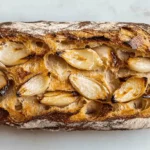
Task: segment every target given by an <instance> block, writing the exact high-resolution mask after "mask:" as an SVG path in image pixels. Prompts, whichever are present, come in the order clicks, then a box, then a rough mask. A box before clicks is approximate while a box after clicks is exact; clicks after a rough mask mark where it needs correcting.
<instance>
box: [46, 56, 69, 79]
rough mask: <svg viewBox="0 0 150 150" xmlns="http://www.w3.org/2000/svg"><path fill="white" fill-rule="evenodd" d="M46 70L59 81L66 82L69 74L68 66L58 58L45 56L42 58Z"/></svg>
mask: <svg viewBox="0 0 150 150" xmlns="http://www.w3.org/2000/svg"><path fill="white" fill-rule="evenodd" d="M44 63H45V66H46V68H47V69H48V70H49V72H50V73H52V74H53V75H54V76H56V77H57V78H59V80H66V79H67V78H68V76H69V74H70V71H71V68H70V66H69V65H68V64H67V63H66V62H65V61H64V60H63V59H62V58H60V57H58V56H55V55H52V54H47V55H45V57H44Z"/></svg>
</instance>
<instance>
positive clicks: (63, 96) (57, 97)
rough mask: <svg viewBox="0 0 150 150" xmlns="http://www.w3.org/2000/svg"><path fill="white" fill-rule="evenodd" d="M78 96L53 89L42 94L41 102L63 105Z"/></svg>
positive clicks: (50, 104)
mask: <svg viewBox="0 0 150 150" xmlns="http://www.w3.org/2000/svg"><path fill="white" fill-rule="evenodd" d="M78 98H79V97H78V96H77V95H74V94H73V93H72V92H62V91H55V92H48V93H46V94H44V98H43V99H42V100H41V103H42V104H45V105H49V106H59V107H63V106H67V105H69V104H71V103H73V102H75V101H77V100H78Z"/></svg>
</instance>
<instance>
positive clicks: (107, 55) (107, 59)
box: [93, 45, 112, 66]
mask: <svg viewBox="0 0 150 150" xmlns="http://www.w3.org/2000/svg"><path fill="white" fill-rule="evenodd" d="M93 49H94V51H95V52H96V53H97V54H98V55H99V57H100V59H101V60H102V61H103V62H104V64H105V65H106V66H109V65H110V63H111V61H112V55H111V51H112V48H110V47H108V46H105V45H103V46H100V47H96V48H93Z"/></svg>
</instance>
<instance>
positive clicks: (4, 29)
mask: <svg viewBox="0 0 150 150" xmlns="http://www.w3.org/2000/svg"><path fill="white" fill-rule="evenodd" d="M121 29H127V30H129V31H132V32H133V33H135V34H136V35H137V34H139V35H140V36H141V37H142V36H143V37H146V38H147V39H148V41H149V42H150V26H149V25H147V24H138V23H113V22H111V23H110V22H104V23H102V22H89V21H87V22H51V21H39V22H31V23H30V22H27V23H26V22H6V23H1V24H0V38H1V39H9V40H13V41H18V40H20V39H21V40H22V39H33V40H37V41H40V42H43V43H44V44H45V45H46V47H48V48H47V50H46V51H45V50H41V51H38V52H37V53H36V52H35V53H36V54H35V55H44V54H45V53H47V52H48V51H52V50H53V49H60V48H61V47H59V46H58V45H57V44H56V43H55V42H53V41H52V40H51V39H53V38H54V37H56V36H57V35H60V36H62V35H63V38H64V37H65V38H66V39H67V40H69V41H71V42H72V41H75V43H78V44H79V45H82V44H81V43H84V42H85V43H88V42H91V43H92V42H95V41H96V42H99V43H100V44H105V45H110V46H115V47H121V48H125V49H129V50H130V49H132V48H133V49H136V50H137V51H140V50H141V49H142V52H143V53H145V54H149V50H150V45H149V43H148V44H147V43H146V46H148V50H147V49H146V48H145V47H142V48H141V45H142V46H143V45H145V41H141V40H136V43H134V42H133V43H130V45H129V44H127V43H126V42H124V41H123V40H121V39H119V38H118V37H119V35H120V30H121ZM83 41H84V42H83ZM80 42H81V43H80ZM73 46H74V45H73ZM84 46H85V45H84ZM78 111H79V110H78ZM78 111H77V112H78ZM111 111H112V108H110V109H109V108H108V109H107V110H106V113H104V114H103V116H102V117H100V118H97V119H85V118H83V116H81V117H80V116H77V117H74V118H73V117H72V115H77V112H65V111H64V112H59V110H57V109H56V110H55V111H51V112H48V113H45V114H39V115H36V116H32V117H29V118H27V119H25V120H21V119H19V120H18V121H15V119H12V118H11V117H10V116H9V115H10V114H11V113H12V112H11V111H8V110H7V111H5V110H4V109H0V122H1V123H2V124H6V125H10V126H16V127H18V128H23V129H38V128H40V129H49V130H51V131H57V130H67V131H71V130H117V129H124V130H126V129H140V128H149V127H150V118H149V117H150V111H145V112H142V113H141V112H139V111H136V110H135V111H134V112H133V111H131V112H130V113H129V112H128V113H121V114H119V115H112V114H109V113H110V112H111ZM20 117H21V116H20ZM13 118H15V117H14V116H13ZM70 118H71V119H70Z"/></svg>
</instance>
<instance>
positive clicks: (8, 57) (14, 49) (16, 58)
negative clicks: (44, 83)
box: [0, 42, 29, 66]
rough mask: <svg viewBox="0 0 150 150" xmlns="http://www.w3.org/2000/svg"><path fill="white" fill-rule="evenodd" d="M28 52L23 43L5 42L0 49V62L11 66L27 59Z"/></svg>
mask: <svg viewBox="0 0 150 150" xmlns="http://www.w3.org/2000/svg"><path fill="white" fill-rule="evenodd" d="M28 55H29V54H28V53H27V50H26V49H25V47H24V45H23V44H20V43H15V42H7V43H5V44H4V45H3V46H2V48H1V49H0V62H2V63H3V64H4V65H6V66H13V65H18V64H21V63H24V62H25V61H27V59H26V58H25V57H27V56H28Z"/></svg>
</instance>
